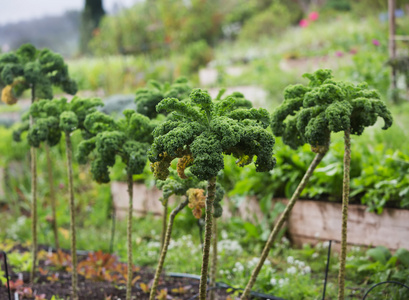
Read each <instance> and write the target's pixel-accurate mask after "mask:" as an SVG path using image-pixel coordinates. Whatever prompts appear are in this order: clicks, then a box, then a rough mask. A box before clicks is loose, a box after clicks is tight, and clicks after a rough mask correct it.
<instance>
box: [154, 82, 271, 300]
mask: <svg viewBox="0 0 409 300" xmlns="http://www.w3.org/2000/svg"><path fill="white" fill-rule="evenodd" d="M237 101H240V100H239V99H237ZM235 102H236V98H235V97H227V98H226V99H223V100H220V101H212V99H211V97H210V95H209V94H208V93H207V92H206V91H202V90H200V89H196V90H194V91H193V92H192V93H191V94H190V99H187V100H184V101H180V100H178V99H175V98H166V99H164V100H162V101H161V102H160V103H159V104H158V105H157V106H156V109H157V111H158V112H159V111H162V110H165V111H168V112H172V113H171V114H170V116H169V117H168V119H167V121H165V122H164V123H162V124H161V125H159V126H158V127H157V128H156V129H155V130H154V133H153V135H154V141H153V144H152V146H151V149H150V153H149V159H150V161H151V162H152V163H153V166H152V168H153V171H154V175H155V177H156V178H166V177H167V176H168V175H169V166H170V164H171V162H172V160H174V159H176V158H179V160H182V161H185V162H187V163H186V167H189V166H190V171H191V172H192V174H193V175H195V176H196V177H197V178H198V179H199V180H206V181H207V182H208V185H207V197H206V203H205V206H206V208H205V211H206V216H205V218H206V225H205V242H204V247H203V261H202V271H201V280H200V295H199V299H200V300H205V299H206V286H207V275H208V264H209V254H210V244H211V239H212V221H213V207H214V208H215V211H221V206H220V203H218V202H217V201H216V202H215V201H214V200H215V196H216V176H217V173H218V172H219V171H220V170H222V169H223V168H224V161H223V154H227V155H233V156H235V157H237V158H238V161H237V164H238V165H239V166H244V165H248V164H250V163H252V162H253V158H254V157H255V156H257V159H256V161H255V165H256V171H258V172H265V171H269V170H271V169H272V168H273V166H274V164H275V160H274V158H273V155H272V151H273V145H274V138H273V136H272V135H271V133H269V132H268V131H267V130H266V128H267V127H268V125H269V123H270V117H269V115H268V112H267V111H266V110H265V109H246V108H237V106H236V103H235Z"/></svg>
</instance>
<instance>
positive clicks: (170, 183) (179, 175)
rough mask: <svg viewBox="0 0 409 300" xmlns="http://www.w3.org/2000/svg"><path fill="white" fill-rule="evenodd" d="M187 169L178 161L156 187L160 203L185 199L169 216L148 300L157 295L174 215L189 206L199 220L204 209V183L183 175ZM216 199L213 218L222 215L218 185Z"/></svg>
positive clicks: (220, 191)
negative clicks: (173, 198)
mask: <svg viewBox="0 0 409 300" xmlns="http://www.w3.org/2000/svg"><path fill="white" fill-rule="evenodd" d="M186 167H187V164H186V161H183V160H179V163H178V165H177V172H174V171H173V172H172V174H171V177H168V178H167V179H166V180H164V181H161V180H158V181H157V183H156V185H157V187H158V188H159V189H161V190H162V191H163V198H162V199H161V201H162V202H163V201H168V200H169V197H170V196H172V195H178V196H185V197H186V199H185V200H184V201H183V202H181V203H179V205H178V206H177V207H176V208H175V209H174V210H172V212H171V214H170V216H169V224H168V226H167V229H166V235H165V239H164V243H163V246H162V251H161V256H160V259H159V263H158V266H157V268H156V273H155V277H154V280H153V284H152V288H151V291H150V297H149V299H150V300H154V299H155V296H156V294H157V289H158V283H159V277H160V275H161V273H162V270H163V264H164V262H165V258H166V254H167V251H168V247H169V243H170V238H171V235H172V228H173V223H174V220H175V218H176V215H177V214H178V213H179V212H180V211H182V210H183V208H185V207H186V206H189V207H190V208H191V209H192V211H193V215H194V216H195V217H196V218H197V219H200V217H201V215H202V209H203V208H204V207H205V199H206V197H205V196H204V192H205V191H204V189H205V188H206V182H204V181H199V180H198V179H196V178H195V177H194V176H193V175H192V174H191V173H190V172H187V173H188V174H185V168H186ZM216 185H217V186H216V198H215V202H214V203H213V208H214V217H216V218H218V217H220V216H221V214H222V208H221V206H220V201H221V200H222V199H223V196H224V190H223V188H222V187H221V185H220V184H218V183H217V184H216Z"/></svg>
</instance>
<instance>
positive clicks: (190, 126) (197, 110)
mask: <svg viewBox="0 0 409 300" xmlns="http://www.w3.org/2000/svg"><path fill="white" fill-rule="evenodd" d="M236 98H237V97H236ZM236 98H235V97H233V96H229V97H227V98H225V99H223V100H219V99H216V100H215V101H213V100H212V99H211V97H210V95H209V94H208V93H207V92H206V91H203V90H201V89H196V90H194V91H193V92H192V93H191V95H190V99H187V100H184V101H180V100H178V99H175V98H167V99H164V100H162V101H161V102H160V103H159V104H158V105H157V110H158V111H159V110H161V109H165V110H168V111H173V115H172V117H171V118H168V119H167V120H166V121H165V122H164V123H163V124H162V125H160V126H158V128H156V129H155V131H154V133H153V136H154V141H153V143H152V146H151V149H150V151H149V159H150V161H151V162H152V163H153V169H154V170H156V173H155V176H158V175H160V176H161V178H163V177H164V176H167V175H168V174H169V172H166V171H164V168H166V167H169V166H170V162H171V161H172V160H173V159H174V158H179V159H182V163H181V165H185V163H187V161H185V160H186V158H187V157H188V156H189V161H188V164H189V165H190V171H191V172H192V173H193V174H194V175H195V176H197V177H198V178H199V179H200V180H209V179H210V178H212V177H214V176H216V175H217V174H218V172H219V171H220V170H221V169H223V168H224V163H223V154H232V155H234V156H236V157H237V158H239V165H240V166H244V165H246V164H249V163H251V162H252V161H253V158H254V157H255V156H257V159H256V161H255V165H256V170H257V171H259V172H264V171H269V170H271V169H272V168H273V167H274V164H275V160H274V158H273V146H274V138H273V136H272V134H271V133H269V132H268V131H267V130H266V127H268V124H269V123H270V117H269V114H268V112H267V111H266V110H264V109H254V108H250V109H246V108H245V106H244V105H238V106H237V105H236V101H237V99H236ZM158 170H160V171H158ZM180 174H181V176H182V177H183V172H181V173H180Z"/></svg>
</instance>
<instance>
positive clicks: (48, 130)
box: [13, 97, 103, 147]
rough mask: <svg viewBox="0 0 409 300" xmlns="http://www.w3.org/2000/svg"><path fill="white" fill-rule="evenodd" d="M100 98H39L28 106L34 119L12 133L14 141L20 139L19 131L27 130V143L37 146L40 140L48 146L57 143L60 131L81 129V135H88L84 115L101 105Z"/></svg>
mask: <svg viewBox="0 0 409 300" xmlns="http://www.w3.org/2000/svg"><path fill="white" fill-rule="evenodd" d="M102 105H103V104H102V101H101V100H100V99H97V98H95V99H82V98H79V97H74V98H73V99H72V100H71V101H70V102H67V99H65V98H61V99H53V100H51V101H50V100H39V101H37V102H34V103H33V104H32V105H31V107H30V114H31V116H32V117H33V118H34V119H35V121H36V122H35V123H34V124H33V126H31V127H30V128H29V126H28V123H26V122H25V123H23V126H22V127H21V128H19V129H18V130H17V131H15V132H14V133H13V138H14V139H15V140H16V141H19V140H21V136H20V135H21V133H22V132H23V131H24V130H28V135H27V139H28V143H29V144H30V145H31V146H34V147H39V146H40V143H41V142H47V143H48V144H49V145H50V146H54V145H56V144H58V143H59V141H60V138H61V135H62V132H65V133H66V134H70V133H72V132H73V131H74V130H76V129H80V130H82V131H83V135H85V136H89V135H90V133H89V132H87V131H86V130H85V127H84V121H85V117H86V116H87V115H88V114H90V113H92V112H94V111H95V110H96V107H98V106H102Z"/></svg>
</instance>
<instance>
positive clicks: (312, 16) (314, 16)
mask: <svg viewBox="0 0 409 300" xmlns="http://www.w3.org/2000/svg"><path fill="white" fill-rule="evenodd" d="M318 17H319V14H318V12H316V11H312V12H310V14H309V15H308V19H310V20H311V21H317V20H318Z"/></svg>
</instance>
